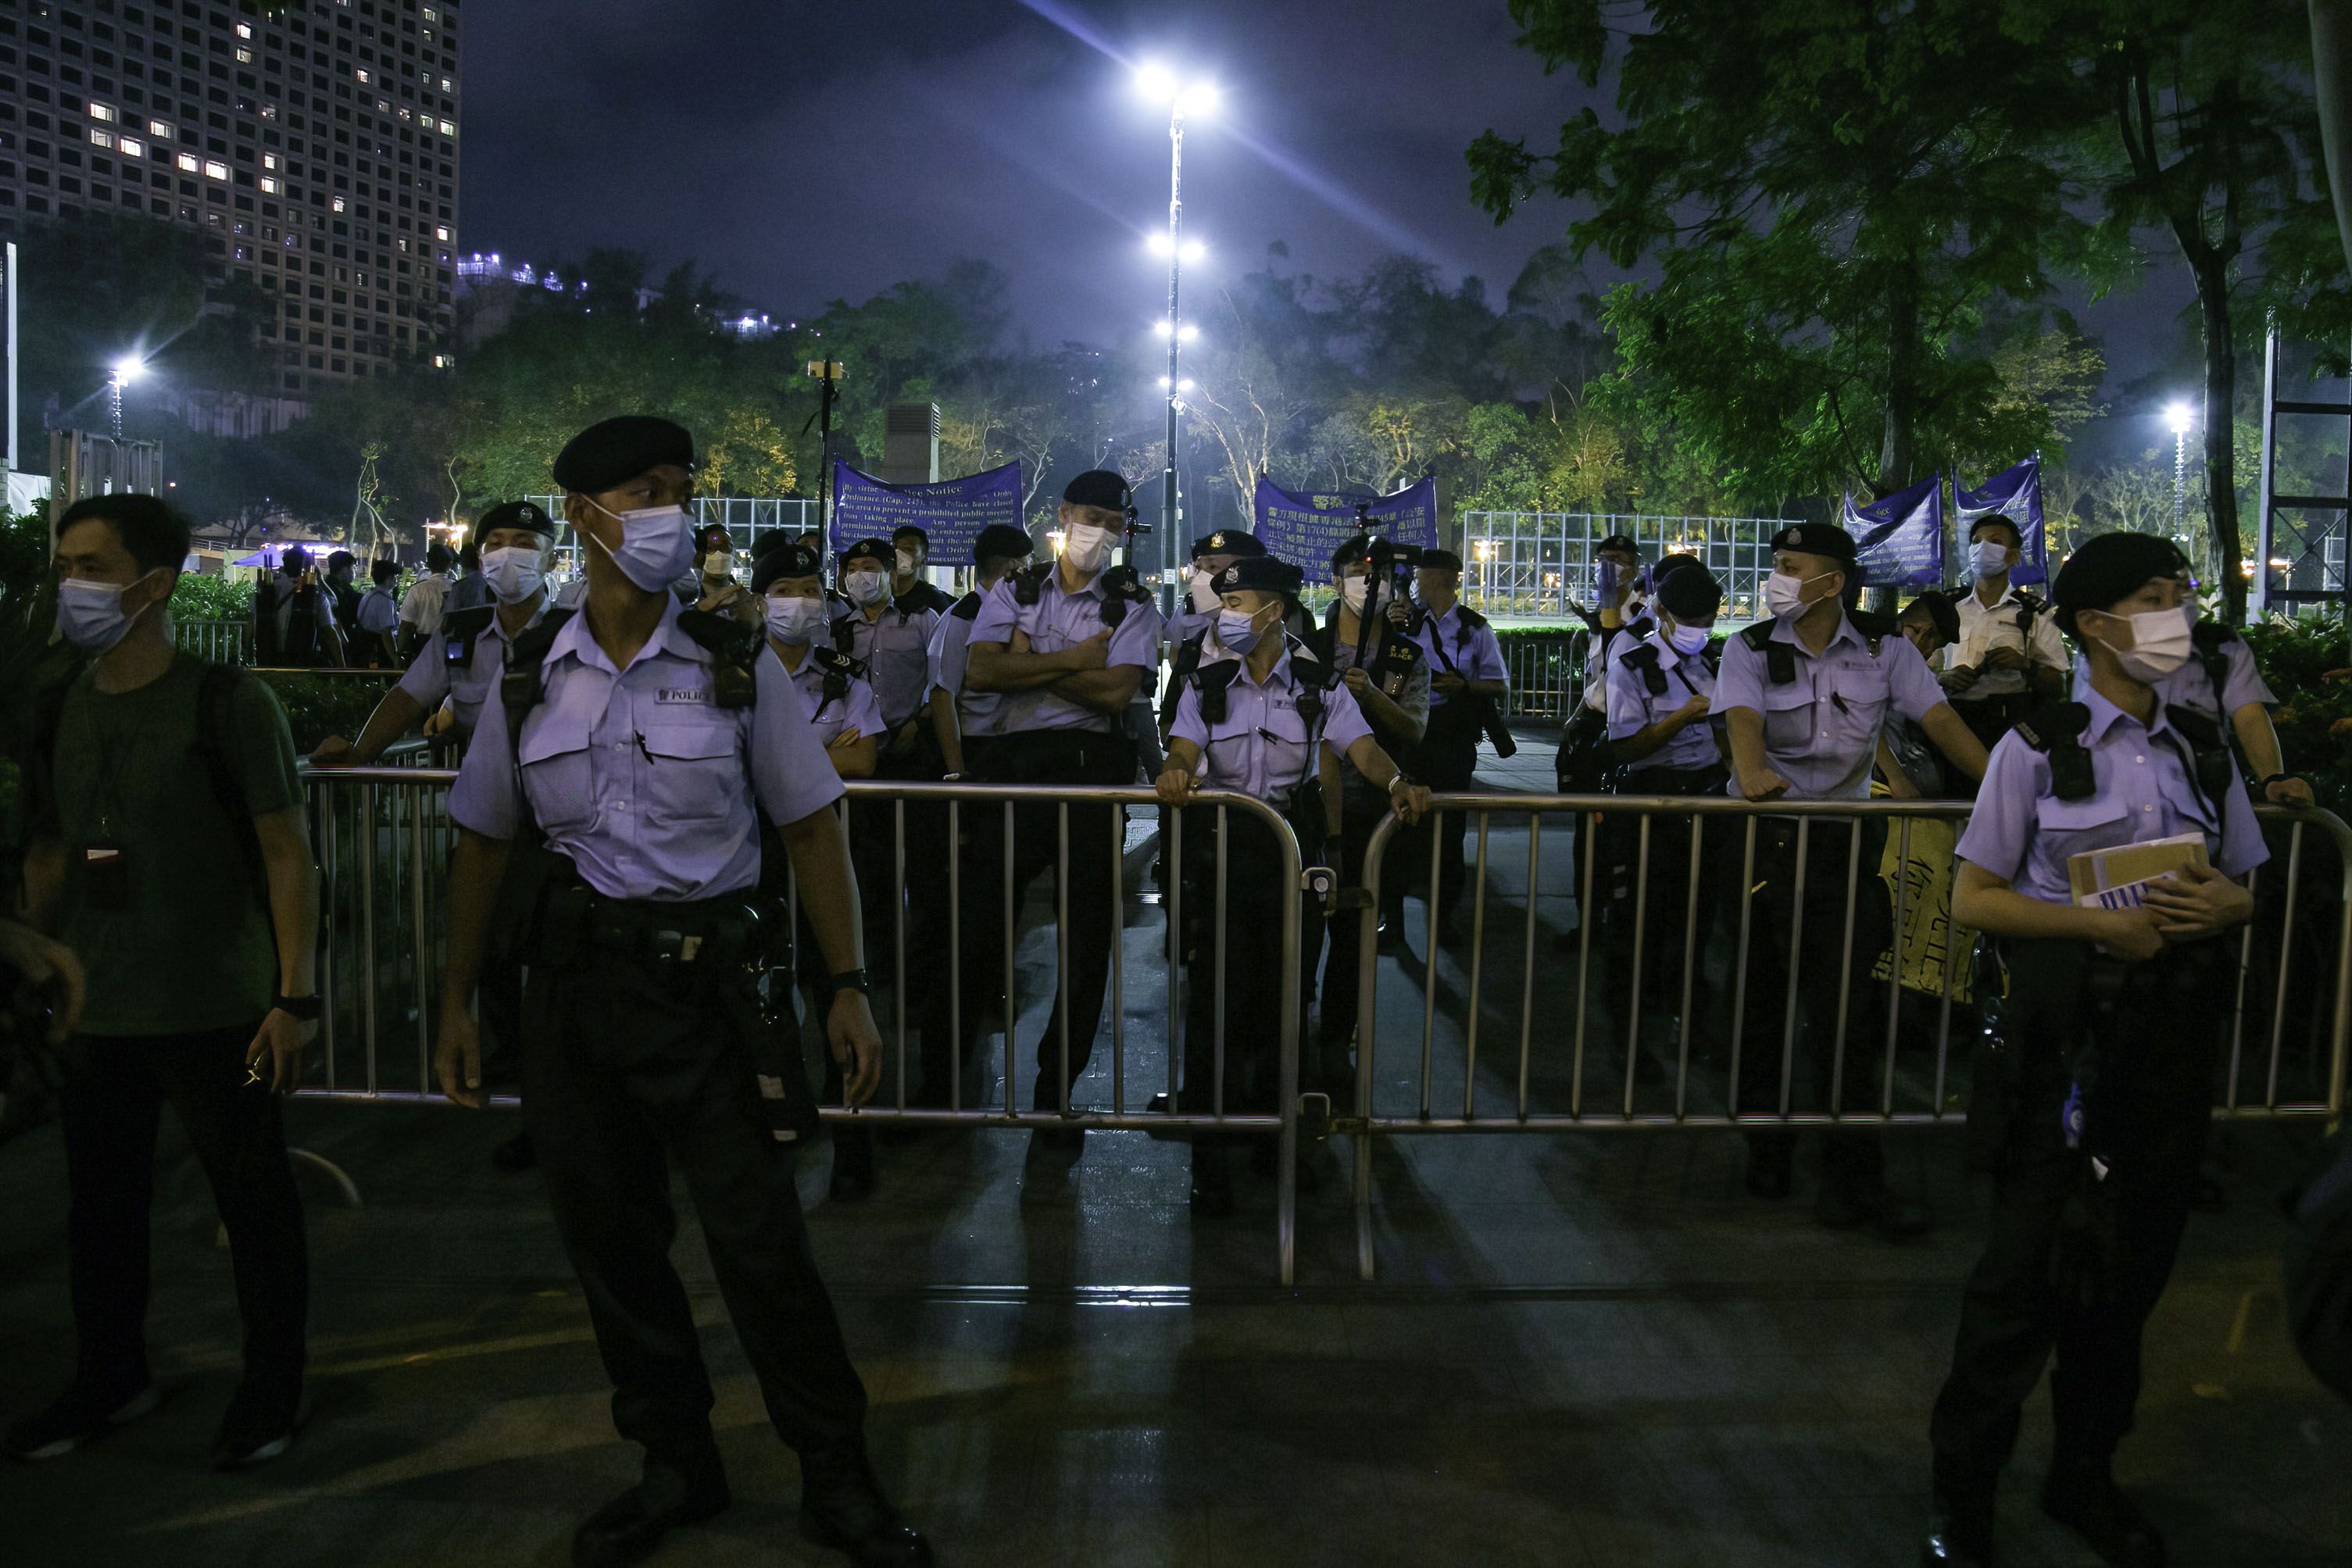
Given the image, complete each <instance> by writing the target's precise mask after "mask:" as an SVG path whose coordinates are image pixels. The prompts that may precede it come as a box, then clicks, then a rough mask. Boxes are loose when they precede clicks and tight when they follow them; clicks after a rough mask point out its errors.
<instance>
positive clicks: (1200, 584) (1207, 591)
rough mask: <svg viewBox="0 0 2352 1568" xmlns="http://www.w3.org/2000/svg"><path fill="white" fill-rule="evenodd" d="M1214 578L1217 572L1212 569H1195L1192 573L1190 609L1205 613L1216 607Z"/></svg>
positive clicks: (1200, 613)
mask: <svg viewBox="0 0 2352 1568" xmlns="http://www.w3.org/2000/svg"><path fill="white" fill-rule="evenodd" d="M1216 580H1217V574H1216V573H1215V572H1213V571H1196V572H1194V573H1193V574H1192V611H1193V612H1194V613H1195V614H1198V615H1206V614H1208V613H1209V612H1212V611H1213V610H1215V609H1216V607H1217V590H1216Z"/></svg>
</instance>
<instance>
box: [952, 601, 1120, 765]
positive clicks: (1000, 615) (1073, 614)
mask: <svg viewBox="0 0 2352 1568" xmlns="http://www.w3.org/2000/svg"><path fill="white" fill-rule="evenodd" d="M1102 611H1103V582H1102V573H1100V572H1097V573H1096V574H1095V575H1094V576H1092V577H1090V578H1088V579H1087V581H1086V585H1085V586H1084V587H1082V588H1080V589H1079V590H1078V591H1076V593H1069V592H1066V591H1064V590H1063V588H1062V572H1061V568H1060V566H1059V565H1058V563H1057V564H1056V565H1055V569H1054V570H1052V571H1050V572H1048V573H1047V574H1046V576H1045V581H1044V582H1043V583H1042V584H1040V585H1039V587H1038V590H1037V602H1036V603H1034V604H1023V603H1020V602H1019V601H1016V600H1015V599H1014V598H1013V580H1012V579H1011V578H1009V577H1008V578H1006V579H1005V580H1003V581H1002V582H1000V583H998V584H997V585H996V586H995V587H994V588H992V589H990V590H989V591H988V597H987V599H985V600H984V601H982V603H981V606H980V614H979V615H978V616H977V617H976V618H975V619H974V620H973V621H972V623H971V632H970V633H969V635H968V637H967V642H968V643H1006V644H1008V645H1009V644H1010V643H1012V641H1013V632H1024V633H1025V634H1026V635H1027V636H1028V638H1029V651H1030V652H1031V653H1060V652H1061V651H1062V650H1063V649H1065V648H1074V647H1076V646H1077V645H1078V644H1079V643H1083V642H1085V641H1086V640H1087V638H1089V637H1091V636H1093V635H1094V634H1095V633H1096V632H1100V631H1101V630H1102V629H1103V618H1102ZM1104 663H1105V664H1108V665H1111V666H1119V665H1132V666H1134V667H1135V668H1136V669H1139V670H1145V671H1149V670H1150V669H1152V668H1154V667H1155V666H1157V665H1158V664H1159V663H1160V608H1159V606H1158V605H1155V604H1150V603H1143V604H1136V603H1129V605H1128V607H1127V614H1126V616H1125V617H1124V618H1123V619H1122V620H1121V621H1120V622H1119V623H1118V627H1117V629H1116V630H1114V631H1113V632H1111V634H1110V645H1109V647H1108V650H1107V653H1106V657H1105V660H1104ZM1018 695H1021V696H1023V697H1025V698H1027V699H1028V700H1027V701H1025V702H1023V703H1020V704H1017V705H1015V706H1016V709H1017V712H1016V714H1015V715H1013V716H1009V722H1008V723H1007V724H1006V725H1005V727H1004V728H1003V730H1002V731H1001V732H1000V733H1003V734H1013V733H1017V732H1019V731H1023V730H1033V729H1090V730H1094V731H1097V732H1098V733H1100V734H1105V735H1108V734H1109V733H1111V732H1112V731H1113V730H1114V729H1116V728H1118V726H1119V725H1120V723H1121V722H1122V721H1121V719H1119V718H1118V717H1116V716H1112V715H1110V714H1106V713H1097V712H1096V711H1095V710H1094V709H1093V708H1090V707H1087V706H1085V705H1084V704H1082V703H1074V702H1071V701H1070V700H1069V699H1068V698H1066V697H1063V696H1060V695H1056V694H1055V693H1053V692H1050V691H1045V690H1044V689H1042V688H1040V689H1038V690H1036V691H1033V692H1026V693H1022V694H1018Z"/></svg>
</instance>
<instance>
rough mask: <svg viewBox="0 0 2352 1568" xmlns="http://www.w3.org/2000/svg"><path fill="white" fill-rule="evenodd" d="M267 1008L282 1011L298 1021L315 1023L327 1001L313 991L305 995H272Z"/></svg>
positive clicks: (323, 1010)
mask: <svg viewBox="0 0 2352 1568" xmlns="http://www.w3.org/2000/svg"><path fill="white" fill-rule="evenodd" d="M269 1008H270V1010H271V1011H272V1012H281V1013H284V1014H285V1015H286V1016H287V1017H289V1018H290V1019H294V1020H295V1021H296V1022H298V1023H317V1022H318V1021H319V1019H320V1016H321V1015H322V1014H324V1013H325V1012H326V1010H327V1003H326V999H325V998H322V997H320V996H319V995H318V994H317V993H316V992H313V993H311V994H310V996H307V997H285V996H278V997H272V998H269Z"/></svg>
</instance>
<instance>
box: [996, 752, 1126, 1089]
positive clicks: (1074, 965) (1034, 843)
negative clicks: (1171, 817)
mask: <svg viewBox="0 0 2352 1568" xmlns="http://www.w3.org/2000/svg"><path fill="white" fill-rule="evenodd" d="M965 762H966V771H971V769H972V768H973V767H974V766H975V765H976V766H978V767H980V768H984V769H985V771H984V773H983V775H982V779H983V781H984V782H986V783H990V784H1106V785H1119V784H1132V783H1134V782H1135V745H1134V742H1132V741H1130V740H1129V738H1128V737H1127V735H1126V734H1125V732H1124V731H1121V732H1119V733H1117V734H1112V733H1109V732H1107V731H1102V730H1076V729H1053V730H1030V731H1026V732H1024V733H1022V734H1018V735H1006V736H999V737H995V738H994V739H993V740H992V741H991V742H990V744H989V746H988V747H987V749H986V752H985V754H984V756H983V757H981V758H973V757H970V756H968V757H967V758H965ZM1068 811H1069V830H1070V831H1069V853H1068V856H1067V859H1066V860H1065V859H1064V856H1063V853H1062V848H1061V812H1062V808H1061V807H1060V806H1059V805H1057V804H1055V803H1053V802H1048V801H1041V802H1038V803H1036V804H1034V805H1032V804H1027V803H1024V804H1023V805H1021V806H1019V807H1017V808H1015V809H1014V811H1013V873H1012V883H1013V918H1014V919H1015V920H1016V921H1017V920H1018V919H1019V918H1020V906H1021V902H1022V899H1023V897H1024V894H1026V893H1027V891H1028V887H1029V884H1030V883H1033V882H1034V881H1035V880H1036V879H1037V877H1038V876H1039V875H1040V874H1041V873H1045V872H1046V871H1048V870H1055V869H1057V868H1058V872H1059V873H1061V874H1066V877H1067V879H1068V883H1069V912H1068V921H1067V925H1066V929H1064V930H1063V931H1062V932H1061V933H1060V940H1061V942H1062V944H1063V950H1064V951H1066V953H1067V954H1068V964H1067V967H1066V969H1065V971H1064V972H1063V973H1062V974H1061V976H1060V977H1059V980H1058V984H1059V986H1060V988H1062V989H1063V990H1065V991H1066V993H1067V996H1068V1004H1069V1006H1068V1013H1067V1021H1068V1031H1067V1035H1066V1037H1065V1034H1064V1029H1063V1024H1064V1017H1065V1015H1064V1012H1063V1009H1062V1005H1061V1000H1060V998H1058V997H1057V998H1056V999H1055V1002H1054V1004H1053V1006H1052V1009H1051V1010H1050V1012H1049V1014H1048V1017H1047V1021H1046V1025H1045V1030H1044V1032H1042V1033H1041V1034H1040V1035H1039V1036H1038V1039H1037V1055H1036V1061H1037V1078H1036V1082H1035V1085H1034V1099H1033V1101H1032V1103H1033V1104H1034V1105H1035V1107H1036V1108H1037V1109H1039V1110H1041V1111H1059V1110H1061V1109H1063V1108H1064V1103H1065V1102H1066V1100H1067V1098H1068V1084H1069V1082H1076V1080H1077V1078H1078V1076H1079V1075H1080V1074H1081V1073H1083V1072H1085V1071H1086V1069H1087V1060H1088V1058H1090V1057H1091V1056H1092V1055H1093V1054H1094V1043H1095V1032H1096V1030H1097V1028H1099V1027H1100V1025H1101V1022H1102V1009H1103V993H1104V992H1105V991H1106V990H1107V989H1108V988H1109V985H1110V944H1111V921H1112V918H1113V914H1112V909H1111V872H1112V867H1113V866H1114V865H1115V864H1116V863H1117V859H1118V853H1119V848H1118V845H1116V844H1114V843H1113V841H1112V838H1111V831H1112V825H1113V823H1114V822H1115V821H1117V820H1118V817H1119V809H1118V807H1115V806H1108V805H1087V804H1079V803H1073V804H1071V805H1070V806H1069V807H1068ZM962 817H963V830H964V848H963V854H964V870H963V890H962V891H963V907H964V911H965V918H964V922H963V953H962V961H961V968H962V972H963V976H964V985H963V988H962V991H963V995H962V1010H963V1030H964V1034H965V1037H966V1042H967V1050H968V1049H969V1041H970V1039H971V1036H972V1035H973V1034H974V1033H975V1032H976V1030H975V1025H976V1023H977V1020H978V1019H979V1016H980V1014H981V1012H982V1009H984V1008H985V1007H986V1006H987V1005H988V1004H990V1003H992V1002H1000V1001H1003V999H1004V939H1005V929H1004V884H1005V872H1004V808H1003V803H1002V802H1001V801H1000V802H994V803H988V804H982V805H978V806H974V807H971V808H968V809H967V810H964V811H963V813H962ZM1051 891H1052V892H1053V893H1054V894H1055V896H1056V898H1058V895H1059V891H1060V890H1059V886H1058V883H1056V884H1055V885H1054V886H1053V888H1052V889H1051ZM1056 913H1057V915H1058V913H1059V909H1058V904H1057V905H1056ZM1014 1023H1015V1020H1014V1019H1013V1018H1012V1017H1011V1016H1010V1015H1009V1011H1008V1016H1007V1017H1006V1019H1005V1020H1004V1024H1005V1030H1006V1032H1007V1033H1008V1034H1010V1033H1011V1032H1012V1030H1013V1026H1014ZM1065 1051H1066V1052H1067V1058H1068V1062H1069V1079H1068V1082H1065V1081H1064V1078H1063V1065H1062V1064H1063V1060H1064V1052H1065Z"/></svg>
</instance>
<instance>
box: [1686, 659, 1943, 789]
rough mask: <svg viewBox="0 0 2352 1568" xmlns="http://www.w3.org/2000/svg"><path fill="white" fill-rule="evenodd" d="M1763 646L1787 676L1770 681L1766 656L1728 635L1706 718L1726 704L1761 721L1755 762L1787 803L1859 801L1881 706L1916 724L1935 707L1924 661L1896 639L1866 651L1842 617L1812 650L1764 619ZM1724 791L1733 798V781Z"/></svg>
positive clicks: (1874, 751)
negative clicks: (1785, 786)
mask: <svg viewBox="0 0 2352 1568" xmlns="http://www.w3.org/2000/svg"><path fill="white" fill-rule="evenodd" d="M1771 640H1772V641H1773V642H1775V643H1785V644H1787V645H1788V647H1789V648H1790V651H1791V652H1792V653H1794V655H1795V657H1796V678H1795V679H1793V680H1790V681H1783V682H1777V683H1776V682H1775V681H1773V680H1772V678H1771V672H1770V669H1769V665H1768V662H1767V660H1768V656H1767V655H1766V654H1765V653H1762V652H1760V651H1759V650H1757V649H1755V648H1751V647H1749V646H1748V639H1747V638H1746V637H1745V636H1736V637H1733V638H1732V639H1731V640H1730V641H1729V642H1727V643H1725V644H1724V645H1723V664H1722V666H1721V667H1720V668H1719V669H1718V670H1717V675H1716V685H1715V706H1714V707H1713V708H1712V709H1711V710H1710V711H1711V712H1712V713H1713V714H1714V715H1715V716H1716V717H1717V718H1721V717H1723V716H1725V715H1727V714H1728V713H1730V711H1731V710H1732V709H1733V708H1736V707H1744V708H1748V709H1751V710H1752V711H1754V712H1757V713H1760V714H1762V715H1763V716H1764V759H1765V762H1766V764H1767V765H1768V766H1769V767H1770V768H1771V769H1772V771H1773V772H1775V773H1778V774H1779V775H1780V777H1781V778H1783V779H1787V780H1788V781H1789V798H1790V800H1863V799H1864V798H1866V797H1867V796H1868V795H1869V793H1870V768H1871V764H1872V763H1873V762H1874V760H1875V759H1876V758H1877V755H1878V732H1879V727H1881V726H1882V725H1883V724H1884V723H1885V719H1886V714H1887V709H1888V708H1889V707H1893V708H1894V709H1895V710H1896V711H1897V712H1900V713H1902V714H1903V715H1904V716H1906V717H1908V718H1911V719H1913V720H1921V719H1925V718H1926V717H1927V715H1928V714H1929V713H1930V712H1932V711H1933V710H1934V709H1935V708H1936V706H1937V705H1938V704H1940V703H1941V702H1943V700H1944V689H1943V687H1941V686H1939V685H1937V684H1936V677H1935V676H1934V675H1933V674H1930V673H1929V671H1928V669H1927V660H1925V659H1923V658H1921V657H1920V656H1919V650H1918V649H1916V648H1915V647H1913V646H1912V645H1911V640H1910V639H1909V638H1908V637H1906V636H1904V635H1903V634H1902V633H1901V632H1888V633H1886V635H1885V636H1883V637H1881V638H1880V639H1879V640H1878V652H1877V653H1875V654H1873V653H1871V651H1870V640H1869V639H1868V638H1866V637H1864V635H1863V634H1862V632H1859V631H1857V630H1856V629H1855V627H1854V624H1853V622H1852V621H1851V620H1848V619H1846V618H1844V617H1843V616H1841V617H1840V618H1839V620H1838V628H1837V632H1836V634H1835V635H1834V636H1832V637H1831V639H1830V640H1829V643H1828V645H1827V646H1825V647H1824V648H1823V649H1822V651H1821V652H1820V653H1811V652H1810V651H1809V650H1808V649H1807V648H1806V647H1805V645H1804V644H1803V643H1801V642H1799V641H1798V640H1797V630H1796V622H1795V620H1794V618H1793V617H1783V618H1782V619H1780V620H1778V621H1775V622H1772V636H1771ZM1727 790H1728V792H1729V793H1732V794H1738V792H1739V780H1738V777H1737V776H1735V777H1734V778H1733V779H1732V780H1731V782H1730V784H1729V785H1728V786H1727Z"/></svg>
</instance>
